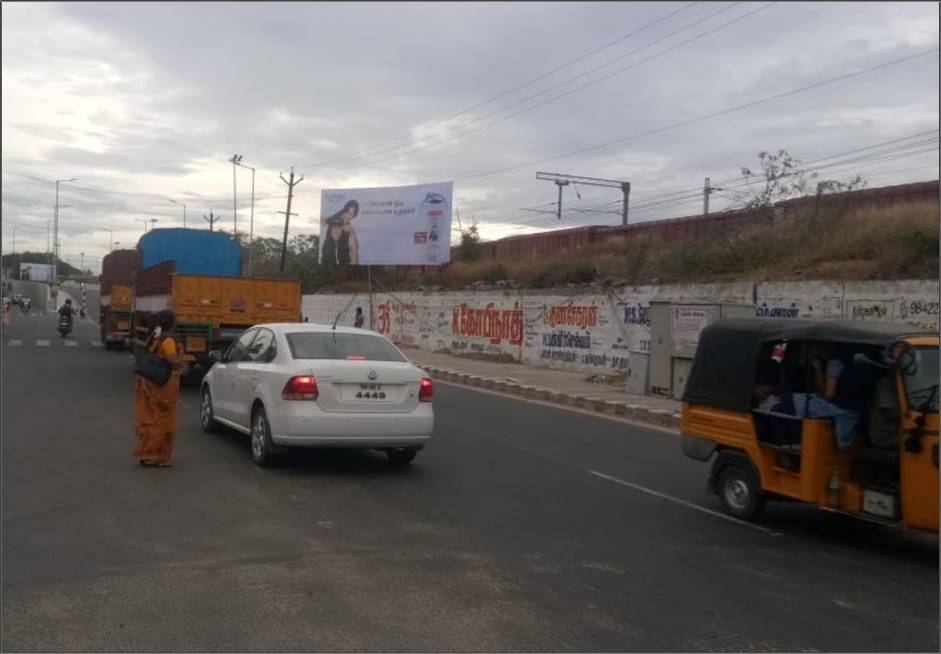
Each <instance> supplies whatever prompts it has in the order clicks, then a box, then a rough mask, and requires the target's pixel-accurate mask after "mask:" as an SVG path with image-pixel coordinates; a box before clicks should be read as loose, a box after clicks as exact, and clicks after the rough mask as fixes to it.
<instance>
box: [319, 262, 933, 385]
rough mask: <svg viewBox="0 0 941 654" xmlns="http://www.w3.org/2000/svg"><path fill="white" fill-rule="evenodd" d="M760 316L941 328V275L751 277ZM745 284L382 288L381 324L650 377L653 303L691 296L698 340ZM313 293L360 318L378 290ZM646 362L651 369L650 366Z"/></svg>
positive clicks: (456, 350)
mask: <svg viewBox="0 0 941 654" xmlns="http://www.w3.org/2000/svg"><path fill="white" fill-rule="evenodd" d="M752 292H753V293H754V296H753V297H754V298H755V300H754V306H755V315H756V317H763V318H782V319H784V318H797V319H825V320H827V319H846V320H879V321H882V322H893V323H902V324H908V325H913V326H919V327H922V328H926V329H931V330H937V329H938V318H939V316H938V313H939V302H938V283H937V282H936V281H920V280H914V281H899V282H885V281H881V282H846V283H842V282H777V283H764V284H756V285H754V286H751V285H749V292H748V295H751V294H752ZM744 295H745V291H744V290H743V289H738V288H722V289H717V288H716V287H715V286H708V285H702V286H691V285H690V286H683V287H668V286H664V287H652V286H647V287H634V288H629V289H621V290H619V291H618V292H617V293H614V292H610V293H607V294H604V293H595V294H583V295H578V296H576V297H572V296H571V295H562V294H558V292H556V293H555V294H554V293H552V292H551V291H550V292H548V293H547V292H545V291H543V292H539V291H523V292H513V293H508V292H500V291H493V292H487V291H484V292H480V291H476V292H475V291H452V292H441V293H432V292H426V293H419V292H412V293H408V292H403V293H398V294H395V295H388V294H384V293H379V294H376V295H375V296H374V299H373V302H374V304H373V322H374V327H373V328H374V329H375V330H376V331H378V332H379V333H381V334H383V335H385V336H388V337H389V338H390V339H392V340H393V341H394V342H396V343H398V344H400V345H404V346H413V347H417V348H420V349H423V350H428V351H447V352H451V353H453V354H459V355H460V354H474V355H484V356H502V357H507V356H509V357H512V358H513V359H514V360H516V361H520V362H522V363H526V364H530V365H538V366H545V367H551V368H559V369H562V370H570V371H578V372H584V373H588V374H622V373H625V372H626V371H630V370H633V371H634V373H635V374H638V375H643V374H644V370H645V366H646V365H647V357H648V355H649V352H650V333H651V332H650V328H651V324H650V302H651V301H654V300H665V299H675V301H677V302H684V303H689V304H688V305H687V306H683V307H677V308H676V309H675V310H677V311H681V312H683V313H682V315H679V316H673V327H674V332H675V333H674V338H675V339H677V340H678V341H682V342H685V343H688V344H690V345H692V344H693V343H695V342H696V341H698V336H699V332H700V331H701V329H702V327H703V326H704V325H705V324H706V323H707V322H708V313H709V311H708V306H709V305H710V304H713V303H716V302H721V301H722V300H727V301H729V302H736V303H743V299H744ZM351 299H352V296H350V295H305V296H304V299H303V312H304V315H305V316H306V317H308V319H309V320H310V322H319V323H326V324H328V325H329V324H331V323H332V322H333V320H334V319H335V318H336V316H337V314H338V312H341V311H343V310H344V307H346V314H344V315H343V316H342V317H341V319H340V324H344V325H352V324H353V312H354V311H355V307H356V306H363V309H364V311H367V312H368V308H367V307H368V306H369V304H368V298H367V297H366V296H364V295H360V296H358V297H357V298H356V299H355V300H353V301H352V303H351ZM640 367H644V368H643V369H641V368H640Z"/></svg>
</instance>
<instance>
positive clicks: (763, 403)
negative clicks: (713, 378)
mask: <svg viewBox="0 0 941 654" xmlns="http://www.w3.org/2000/svg"><path fill="white" fill-rule="evenodd" d="M786 347H787V345H786V343H776V344H773V345H772V346H770V348H769V349H771V350H772V352H774V351H775V350H779V351H785V350H786ZM840 349H842V352H840ZM863 349H864V348H862V347H859V348H855V351H852V350H851V348H848V347H844V348H837V347H836V346H835V345H834V344H832V343H809V344H807V347H806V353H807V356H806V359H805V360H806V362H807V363H809V364H810V369H809V371H808V370H807V368H806V365H805V364H804V363H803V361H798V362H796V363H795V362H792V363H791V365H792V366H795V365H796V366H800V367H801V368H803V369H804V370H803V371H802V372H803V373H805V374H806V373H807V372H809V373H810V380H811V382H810V384H809V389H807V390H809V392H791V393H787V392H785V391H783V390H782V389H781V388H780V385H779V384H777V383H771V382H769V381H768V380H764V381H760V382H759V383H758V385H757V386H756V387H755V397H756V400H757V401H756V403H755V404H756V406H755V408H756V409H758V410H759V411H770V412H773V413H781V414H788V415H794V416H798V417H806V418H833V422H834V435H835V437H836V443H837V446H838V447H839V448H840V449H841V450H845V449H848V448H850V447H852V445H853V443H854V442H855V439H856V435H857V432H858V431H859V428H860V427H861V426H863V424H864V423H865V422H867V421H866V420H864V419H863V412H864V410H865V407H866V406H867V405H869V404H870V400H871V399H872V398H873V390H874V387H875V376H876V375H874V373H873V369H872V367H871V366H866V365H860V364H858V363H856V362H855V361H854V356H855V355H856V354H863V355H864V356H865V353H864V351H863ZM792 351H793V349H792ZM841 354H842V355H843V356H841ZM867 358H868V357H867ZM779 363H784V358H783V357H782V361H781V362H779ZM768 374H769V373H768V372H767V368H765V372H764V375H763V376H764V377H768ZM805 374H804V375H801V376H805ZM778 375H780V376H781V377H784V378H787V377H791V378H794V375H793V374H791V375H788V374H786V373H785V371H783V370H782V371H781V372H780V373H778ZM882 377H883V378H885V377H886V375H882ZM891 381H892V379H891V378H889V381H888V382H887V383H891ZM889 392H894V390H890V389H883V396H884V397H885V396H887V395H886V394H887V393H889Z"/></svg>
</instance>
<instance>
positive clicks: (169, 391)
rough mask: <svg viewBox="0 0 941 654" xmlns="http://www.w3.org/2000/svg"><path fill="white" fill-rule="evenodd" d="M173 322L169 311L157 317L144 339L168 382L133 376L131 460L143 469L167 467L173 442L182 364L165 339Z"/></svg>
mask: <svg viewBox="0 0 941 654" xmlns="http://www.w3.org/2000/svg"><path fill="white" fill-rule="evenodd" d="M175 322H176V316H174V314H173V312H172V311H161V312H160V313H158V314H157V319H156V327H155V328H154V330H153V332H151V334H150V337H149V338H148V339H147V349H148V350H149V351H150V352H153V353H154V354H156V355H157V356H158V357H160V358H162V359H163V360H164V361H166V362H167V365H169V366H170V369H171V371H172V372H171V374H170V379H169V381H167V383H166V384H164V385H163V386H160V385H159V384H155V383H154V382H152V381H150V380H149V379H144V378H143V377H141V376H140V375H137V377H136V379H137V382H136V383H137V386H136V388H135V393H134V432H135V434H136V436H137V447H136V448H135V449H134V456H135V457H137V458H138V459H139V460H140V464H141V465H142V466H146V467H157V468H167V467H169V466H171V465H173V464H172V463H170V458H171V457H172V456H173V442H174V439H175V438H176V405H177V399H178V398H179V396H180V373H179V370H180V368H182V367H184V366H185V365H186V363H185V362H184V361H183V360H181V359H180V358H179V356H178V354H177V347H176V341H174V340H173V338H172V337H171V336H170V335H169V333H170V330H171V329H173V325H174V323H175Z"/></svg>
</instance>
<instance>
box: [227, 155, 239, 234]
mask: <svg viewBox="0 0 941 654" xmlns="http://www.w3.org/2000/svg"><path fill="white" fill-rule="evenodd" d="M229 161H230V162H232V221H233V225H234V227H233V229H232V238H234V239H235V240H238V237H239V214H238V204H237V203H236V199H235V198H236V195H235V167H236V166H238V165H239V163H240V162H241V161H242V155H240V154H233V155H232V158H231V159H229Z"/></svg>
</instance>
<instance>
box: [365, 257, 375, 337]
mask: <svg viewBox="0 0 941 654" xmlns="http://www.w3.org/2000/svg"><path fill="white" fill-rule="evenodd" d="M366 279H367V280H368V281H367V284H368V289H369V329H371V330H375V329H376V325H375V322H374V321H373V317H372V316H373V313H372V304H373V302H372V266H366Z"/></svg>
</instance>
